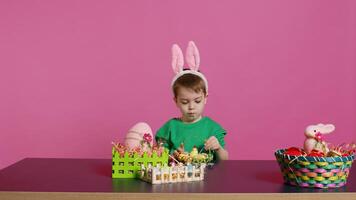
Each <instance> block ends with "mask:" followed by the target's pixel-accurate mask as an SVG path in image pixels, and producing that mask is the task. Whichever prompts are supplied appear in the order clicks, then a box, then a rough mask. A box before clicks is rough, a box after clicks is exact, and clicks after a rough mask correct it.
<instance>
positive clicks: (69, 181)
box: [0, 158, 356, 200]
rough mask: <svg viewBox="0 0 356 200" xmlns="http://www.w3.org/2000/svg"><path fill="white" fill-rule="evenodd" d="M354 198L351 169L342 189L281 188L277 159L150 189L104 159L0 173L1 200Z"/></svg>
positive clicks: (221, 167)
mask: <svg viewBox="0 0 356 200" xmlns="http://www.w3.org/2000/svg"><path fill="white" fill-rule="evenodd" d="M73 198H76V199H86V200H91V199H169V198H171V199H173V198H174V199H204V200H210V199H218V198H223V199H259V200H260V199H261V198H263V200H269V199H323V200H329V199H338V200H340V199H353V200H355V199H356V167H353V169H352V170H351V172H350V176H349V178H348V183H347V185H346V186H344V187H342V188H338V189H309V188H299V187H293V186H288V185H284V184H283V180H282V176H281V174H280V172H279V167H278V164H277V162H276V161H273V160H270V161H243V160H230V161H223V162H220V163H218V164H216V165H215V166H214V167H213V168H210V169H208V170H207V174H206V177H205V180H204V181H199V182H190V183H172V184H164V185H151V184H149V183H146V182H143V181H140V180H138V179H112V178H111V160H109V159H51V158H49V159H47V158H26V159H24V160H21V161H19V162H17V163H15V164H14V165H11V166H9V167H7V168H5V169H3V170H1V171H0V199H1V200H7V199H9V200H11V199H58V200H59V199H73Z"/></svg>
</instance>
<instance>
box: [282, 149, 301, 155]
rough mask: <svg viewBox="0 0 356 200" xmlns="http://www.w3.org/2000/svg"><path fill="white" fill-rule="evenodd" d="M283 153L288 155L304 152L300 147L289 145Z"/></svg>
mask: <svg viewBox="0 0 356 200" xmlns="http://www.w3.org/2000/svg"><path fill="white" fill-rule="evenodd" d="M284 153H285V154H287V155H290V156H301V155H304V154H305V152H304V151H303V150H302V149H300V148H297V147H290V148H288V149H286V151H285V152H284Z"/></svg>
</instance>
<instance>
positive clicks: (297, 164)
mask: <svg viewBox="0 0 356 200" xmlns="http://www.w3.org/2000/svg"><path fill="white" fill-rule="evenodd" d="M284 151H285V150H284V149H279V150H277V151H276V152H275V153H274V154H275V156H276V159H277V161H278V164H279V166H280V168H281V172H282V174H283V179H284V182H285V183H287V184H290V185H295V186H301V187H311V188H337V187H342V186H344V185H345V184H346V180H347V177H348V176H349V173H350V168H351V165H352V162H353V160H354V155H350V156H343V157H311V156H290V155H286V154H284Z"/></svg>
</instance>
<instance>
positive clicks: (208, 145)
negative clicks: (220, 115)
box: [204, 136, 221, 150]
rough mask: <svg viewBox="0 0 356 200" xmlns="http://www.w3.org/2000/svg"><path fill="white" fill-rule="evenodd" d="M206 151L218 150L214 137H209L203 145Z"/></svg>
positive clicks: (219, 146)
mask: <svg viewBox="0 0 356 200" xmlns="http://www.w3.org/2000/svg"><path fill="white" fill-rule="evenodd" d="M204 146H205V147H204V148H205V149H206V150H209V149H210V150H219V149H220V148H221V145H220V143H219V141H218V139H216V137H215V136H211V137H210V138H209V139H208V140H207V141H206V142H205V144H204Z"/></svg>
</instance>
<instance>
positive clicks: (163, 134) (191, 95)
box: [156, 41, 228, 160]
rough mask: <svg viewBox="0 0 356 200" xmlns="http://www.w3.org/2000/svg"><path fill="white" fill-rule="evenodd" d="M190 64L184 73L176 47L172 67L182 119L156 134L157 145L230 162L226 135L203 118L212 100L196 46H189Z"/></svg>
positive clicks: (181, 59)
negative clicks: (209, 96) (202, 152)
mask: <svg viewBox="0 0 356 200" xmlns="http://www.w3.org/2000/svg"><path fill="white" fill-rule="evenodd" d="M186 61H187V63H188V66H189V67H190V69H188V70H183V63H184V61H183V54H182V51H181V49H180V48H179V46H178V45H176V44H175V45H173V47H172V67H173V70H174V72H175V73H176V75H175V77H174V78H173V80H172V84H171V85H172V89H173V94H174V102H175V103H176V105H177V107H178V108H179V110H180V112H181V113H182V115H181V116H180V117H178V118H173V119H170V120H169V121H168V122H166V123H165V124H164V125H163V126H162V127H161V128H160V129H159V130H158V131H157V134H156V141H157V142H163V144H164V146H165V147H166V148H168V149H169V150H170V153H173V151H175V150H180V151H181V150H182V149H181V144H183V145H184V150H185V151H187V152H190V151H191V150H192V148H193V147H194V146H195V147H197V148H198V151H199V152H200V151H201V150H202V149H203V148H204V150H205V151H208V150H212V151H214V152H215V154H214V157H216V158H217V159H218V160H227V159H228V152H227V151H226V150H225V149H224V147H225V141H224V137H225V135H226V131H225V130H224V129H223V128H222V127H221V126H220V125H219V124H218V123H216V122H215V121H213V120H212V119H210V118H209V117H205V116H202V115H203V111H204V107H205V104H206V102H207V97H208V81H207V80H206V78H205V77H204V75H203V74H202V73H200V72H199V71H198V68H199V62H200V57H199V52H198V49H197V48H196V46H195V44H194V42H192V41H191V42H189V44H188V48H187V52H186Z"/></svg>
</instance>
